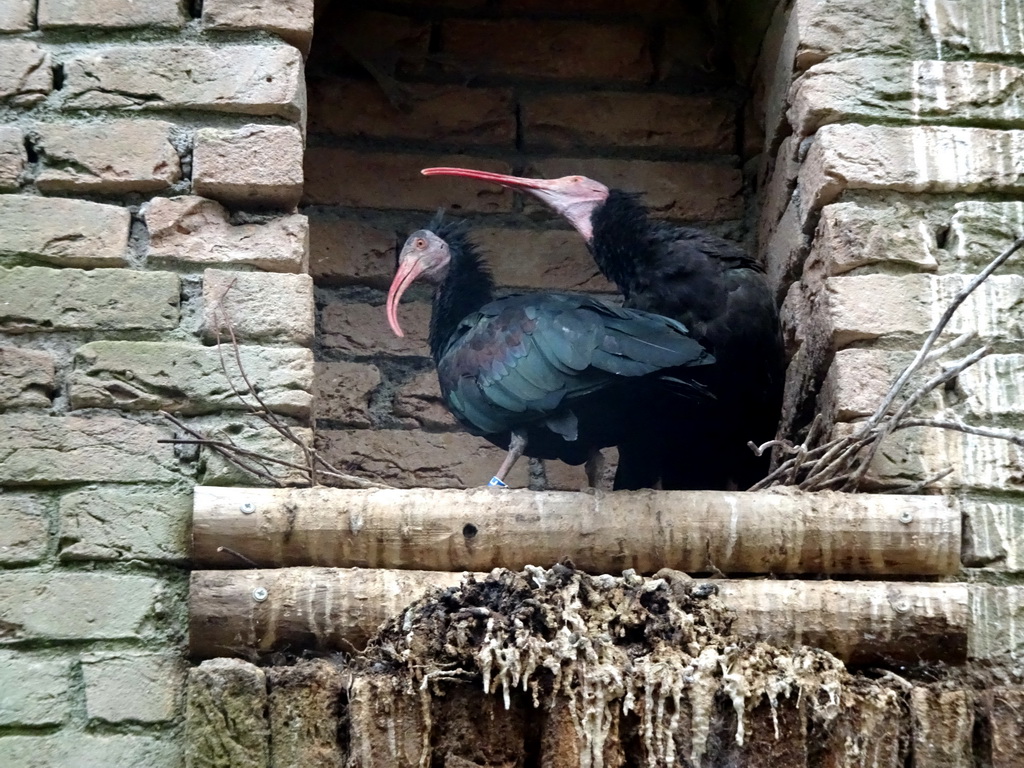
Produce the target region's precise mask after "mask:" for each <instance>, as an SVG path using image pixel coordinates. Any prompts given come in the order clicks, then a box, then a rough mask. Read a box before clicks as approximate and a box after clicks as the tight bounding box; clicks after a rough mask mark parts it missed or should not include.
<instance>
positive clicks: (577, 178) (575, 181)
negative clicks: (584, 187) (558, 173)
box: [571, 176, 583, 184]
mask: <svg viewBox="0 0 1024 768" xmlns="http://www.w3.org/2000/svg"><path fill="white" fill-rule="evenodd" d="M571 181H572V183H573V184H579V183H580V182H581V181H583V177H582V176H573V177H572V179H571Z"/></svg>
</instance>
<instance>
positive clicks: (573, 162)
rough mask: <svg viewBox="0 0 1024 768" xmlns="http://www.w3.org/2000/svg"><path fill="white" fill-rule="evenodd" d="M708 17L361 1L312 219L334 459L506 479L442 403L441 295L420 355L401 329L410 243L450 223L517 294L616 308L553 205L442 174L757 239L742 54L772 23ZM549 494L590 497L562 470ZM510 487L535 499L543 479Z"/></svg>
mask: <svg viewBox="0 0 1024 768" xmlns="http://www.w3.org/2000/svg"><path fill="white" fill-rule="evenodd" d="M699 5H700V4H684V3H677V2H665V1H664V0H645V1H644V2H640V3H619V2H602V1H601V0H590V1H587V2H582V1H581V2H574V3H571V4H568V5H567V4H564V3H555V4H551V3H541V2H532V1H529V0H518V1H516V2H501V3H486V2H483V1H482V0H481V1H480V2H464V1H454V0H453V1H452V2H440V3H423V2H399V3H389V4H387V6H386V12H384V11H382V10H380V9H381V8H382V6H381V4H379V3H373V2H363V3H358V2H357V3H348V2H346V3H334V4H333V5H332V6H330V7H329V8H328V9H327V11H326V12H325V13H324V15H323V16H321V17H320V19H319V20H318V22H317V33H316V37H315V39H314V42H313V49H312V53H311V56H310V59H309V67H308V71H309V78H308V83H309V95H310V113H309V150H308V152H307V154H306V179H307V183H306V188H305V193H304V197H303V209H302V210H303V212H304V213H307V214H308V215H309V220H310V242H311V272H312V274H313V276H314V278H315V280H316V281H317V286H318V288H317V301H318V310H319V315H318V317H319V335H318V346H317V356H318V363H317V381H318V392H319V395H318V409H319V410H318V412H317V417H318V418H317V423H318V427H319V430H320V432H319V434H320V439H321V445H322V447H323V448H324V449H325V450H326V452H327V453H328V454H329V457H330V458H331V459H332V461H334V462H335V463H336V464H338V465H341V466H343V467H344V468H346V469H348V470H351V471H354V472H358V473H360V474H367V475H370V476H376V477H379V478H381V479H383V480H385V481H387V482H389V483H393V484H396V485H400V486H415V485H425V486H432V487H465V486H467V485H469V486H472V485H480V484H483V483H486V482H487V480H488V479H489V478H490V476H491V474H493V472H494V471H495V469H496V468H497V466H498V464H499V463H500V461H501V458H502V455H503V452H501V451H499V450H497V449H494V448H492V447H490V446H489V445H487V444H486V443H484V442H483V441H482V440H480V439H479V438H475V437H471V436H469V435H467V434H465V433H463V432H461V431H459V430H458V429H457V428H456V427H455V424H454V421H453V420H452V419H451V417H450V416H449V415H448V414H447V413H446V412H445V409H444V408H443V406H442V405H441V403H440V400H439V394H438V391H437V383H436V380H435V378H434V374H433V372H432V365H431V362H430V360H429V358H428V350H427V347H426V342H425V337H426V331H427V327H426V326H427V320H428V318H429V303H428V302H429V295H428V293H427V292H425V291H420V292H419V293H415V298H416V299H417V300H416V301H414V302H413V303H407V304H405V305H404V306H403V307H402V309H401V315H402V317H403V327H404V328H405V329H406V331H407V333H408V335H407V337H406V338H404V339H397V338H395V337H394V336H393V335H392V333H391V331H390V329H389V328H388V326H387V324H386V322H385V319H384V311H383V306H382V305H383V302H384V295H385V292H386V290H387V286H388V284H389V283H390V281H391V276H392V274H393V273H394V267H395V252H396V246H399V245H400V244H401V243H402V242H403V241H404V239H405V237H406V235H407V234H408V233H409V232H411V231H412V230H414V229H416V228H418V227H420V226H423V225H424V224H426V222H427V221H429V218H430V217H431V215H432V214H433V212H434V211H436V210H437V209H438V207H442V206H445V207H447V208H448V209H449V210H450V211H451V212H452V213H453V214H455V215H457V216H463V217H466V218H468V219H470V220H471V221H472V225H473V233H474V237H475V239H476V240H477V242H478V243H479V244H480V245H481V246H483V248H484V249H485V250H486V252H487V253H489V254H490V255H491V256H492V258H491V260H490V264H491V266H492V267H493V268H494V274H495V278H496V281H497V283H498V285H499V286H501V287H502V288H505V289H515V288H526V289H547V290H572V291H594V292H602V291H603V292H607V291H609V290H611V286H610V285H609V284H608V283H606V282H605V281H604V280H603V278H601V276H600V274H599V273H598V271H597V269H596V267H595V266H594V263H593V260H592V259H591V257H590V255H589V254H588V253H587V251H586V248H585V247H584V245H583V243H582V241H581V240H580V238H579V236H578V235H577V234H576V232H575V231H573V230H571V229H568V228H567V226H566V225H565V223H564V222H563V221H562V220H560V219H558V218H556V217H553V216H552V215H551V214H549V212H548V211H547V210H546V209H544V208H543V206H541V205H540V204H539V203H536V202H535V201H532V200H529V201H528V200H524V199H523V198H521V197H520V196H518V195H513V194H512V193H511V192H509V191H504V190H501V189H497V188H494V187H486V186H481V185H479V184H474V183H471V182H467V181H464V180H457V179H445V178H433V179H425V178H423V177H422V176H420V175H419V170H420V169H421V168H424V167H427V166H436V165H462V166H468V167H476V168H482V169H488V170H495V171H502V172H515V173H519V174H525V175H542V176H548V177H552V176H561V175H565V174H569V173H583V174H587V175H590V176H593V177H594V178H597V179H600V180H602V181H604V182H605V183H608V184H610V185H613V186H617V187H622V188H625V189H630V190H636V191H641V190H642V191H644V192H646V193H647V198H646V199H647V202H648V204H649V205H651V206H652V208H653V209H654V210H655V212H656V213H657V215H659V216H662V217H665V218H668V219H672V220H675V221H686V222H696V223H699V224H701V225H703V226H706V227H708V228H710V229H712V230H714V231H717V232H719V233H722V234H724V235H726V236H729V237H732V238H735V239H739V240H742V239H743V238H744V236H745V234H746V227H745V224H744V219H745V216H746V211H747V202H748V200H747V198H746V197H745V194H744V192H745V190H744V183H743V162H744V160H745V159H746V157H745V155H746V154H747V150H746V149H745V147H746V146H749V145H757V144H759V137H758V136H756V135H754V136H753V137H752V136H751V134H752V133H756V126H753V125H747V126H745V125H744V123H743V117H744V114H745V112H744V109H743V106H744V103H745V89H744V88H743V87H742V85H740V84H738V83H740V82H742V80H743V79H744V74H745V68H749V66H750V62H748V61H747V60H745V59H744V58H743V57H742V56H740V57H736V60H735V61H734V60H733V57H732V56H731V53H730V51H729V44H730V42H731V41H732V40H733V39H734V37H735V35H736V33H737V30H738V29H741V28H743V25H747V26H751V25H755V26H756V24H757V21H756V20H755V21H751V20H746V19H743V18H740V17H738V16H737V17H732V16H726V15H724V14H723V15H722V16H716V15H715V14H714V13H712V12H711V10H710V6H709V7H708V8H704V7H698V6H699ZM769 5H770V4H769ZM769 10H770V9H769ZM766 21H767V19H763V20H762V21H761V23H762V24H763V23H765V22H766ZM548 480H549V486H550V487H555V488H566V489H573V490H575V489H578V488H579V487H581V485H583V484H585V482H586V481H585V478H584V475H583V472H582V469H581V468H569V467H565V466H564V465H561V464H559V463H557V462H549V463H548ZM511 482H512V484H513V485H525V484H526V483H527V463H526V462H525V461H524V462H522V463H521V464H520V466H518V467H517V468H516V472H515V473H514V475H513V478H512V481H511Z"/></svg>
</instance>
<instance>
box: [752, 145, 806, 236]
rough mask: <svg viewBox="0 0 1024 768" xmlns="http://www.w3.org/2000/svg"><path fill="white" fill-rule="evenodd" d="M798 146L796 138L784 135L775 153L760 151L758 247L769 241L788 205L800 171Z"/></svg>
mask: <svg viewBox="0 0 1024 768" xmlns="http://www.w3.org/2000/svg"><path fill="white" fill-rule="evenodd" d="M799 149H800V147H799V143H798V142H797V141H796V139H795V138H794V137H793V136H787V137H786V138H785V139H783V140H782V143H781V144H780V145H779V148H778V150H777V151H776V153H775V157H769V155H768V154H767V153H764V154H762V161H761V169H760V170H759V175H758V187H759V191H758V194H757V202H758V207H759V210H758V215H757V242H758V243H759V244H760V245H761V246H762V247H763V246H764V245H765V244H767V243H768V242H769V240H770V239H771V236H772V234H773V233H774V232H775V228H776V226H777V225H778V223H779V219H781V218H782V215H783V214H784V213H785V212H786V208H788V207H789V205H790V199H791V198H792V196H793V189H794V188H795V187H796V177H797V174H798V173H799V171H800V162H799Z"/></svg>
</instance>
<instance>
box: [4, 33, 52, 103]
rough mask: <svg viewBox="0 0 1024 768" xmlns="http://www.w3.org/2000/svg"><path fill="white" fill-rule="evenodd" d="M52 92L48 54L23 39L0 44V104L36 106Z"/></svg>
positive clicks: (5, 41)
mask: <svg viewBox="0 0 1024 768" xmlns="http://www.w3.org/2000/svg"><path fill="white" fill-rule="evenodd" d="M52 90H53V70H51V69H50V54H49V53H47V52H46V51H44V50H43V49H42V48H40V47H39V46H38V45H36V44H35V43H30V42H27V41H23V40H10V41H7V40H4V41H2V42H0V102H3V101H9V102H10V103H11V104H13V105H15V106H19V107H27V106H30V105H32V104H37V103H38V102H40V101H42V100H43V99H45V98H46V96H47V94H49V93H50V91H52Z"/></svg>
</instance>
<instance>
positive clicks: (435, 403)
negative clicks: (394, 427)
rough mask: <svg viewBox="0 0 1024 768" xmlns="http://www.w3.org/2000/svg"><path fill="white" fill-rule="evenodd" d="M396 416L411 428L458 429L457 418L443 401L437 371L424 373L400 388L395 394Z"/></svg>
mask: <svg viewBox="0 0 1024 768" xmlns="http://www.w3.org/2000/svg"><path fill="white" fill-rule="evenodd" d="M394 410H395V415H396V416H398V417H400V418H402V419H405V423H406V424H407V425H408V426H410V427H426V428H428V429H452V428H455V427H457V422H456V421H455V417H454V416H452V415H451V413H450V412H449V411H448V407H447V406H446V405H445V404H444V401H443V400H442V399H441V385H440V384H439V383H438V381H437V373H436V372H435V371H432V370H431V371H424V372H423V373H420V374H417V375H416V376H414V377H413V378H412V379H411V380H410V381H408V382H406V383H405V384H403V385H402V386H401V387H399V389H398V391H397V392H395V404H394Z"/></svg>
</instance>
